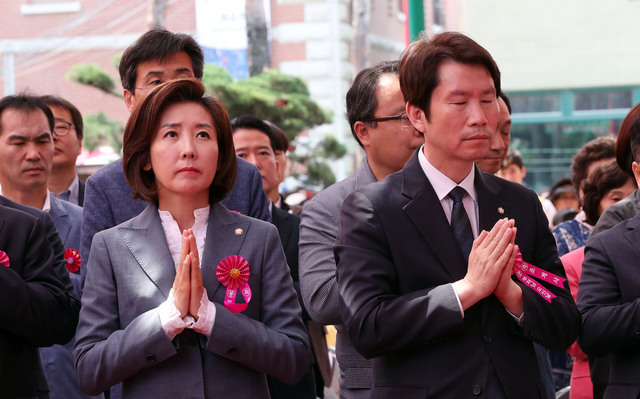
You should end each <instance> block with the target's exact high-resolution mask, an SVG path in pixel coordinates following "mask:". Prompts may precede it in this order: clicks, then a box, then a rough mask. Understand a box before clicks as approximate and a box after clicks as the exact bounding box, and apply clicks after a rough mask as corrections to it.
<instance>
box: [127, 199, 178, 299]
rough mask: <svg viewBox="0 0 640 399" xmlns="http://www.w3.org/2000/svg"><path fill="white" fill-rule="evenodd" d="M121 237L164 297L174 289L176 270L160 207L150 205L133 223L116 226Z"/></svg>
mask: <svg viewBox="0 0 640 399" xmlns="http://www.w3.org/2000/svg"><path fill="white" fill-rule="evenodd" d="M117 229H118V234H120V236H121V237H122V239H123V240H124V242H125V244H126V245H127V247H128V248H129V250H130V251H131V254H132V255H133V257H134V258H135V259H136V261H137V262H138V264H139V265H140V267H141V268H142V269H143V270H144V272H145V273H146V274H147V276H148V277H149V279H150V280H151V281H153V283H154V284H155V285H156V286H157V287H158V289H159V290H160V291H161V292H162V293H163V294H164V296H165V297H168V296H169V291H171V287H173V281H174V280H175V275H176V268H175V265H174V263H173V258H172V257H171V253H170V252H169V247H168V246H167V239H166V237H165V235H164V229H163V228H162V222H161V221H160V215H159V214H158V208H156V207H155V206H153V205H150V206H148V207H147V208H146V209H145V210H144V211H142V213H141V214H140V215H139V216H138V217H136V218H135V219H132V222H131V223H126V224H125V225H120V226H118V227H117Z"/></svg>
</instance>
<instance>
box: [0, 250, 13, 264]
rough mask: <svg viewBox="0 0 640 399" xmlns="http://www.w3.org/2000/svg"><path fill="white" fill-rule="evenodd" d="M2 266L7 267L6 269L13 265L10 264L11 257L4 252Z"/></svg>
mask: <svg viewBox="0 0 640 399" xmlns="http://www.w3.org/2000/svg"><path fill="white" fill-rule="evenodd" d="M0 265H5V266H6V267H9V266H10V265H11V262H9V255H7V253H6V252H4V251H0Z"/></svg>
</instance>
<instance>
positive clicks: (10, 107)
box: [0, 95, 87, 399]
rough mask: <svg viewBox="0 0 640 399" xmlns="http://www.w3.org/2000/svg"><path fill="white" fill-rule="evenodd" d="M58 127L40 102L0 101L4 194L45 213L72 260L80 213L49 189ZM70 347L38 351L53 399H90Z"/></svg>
mask: <svg viewBox="0 0 640 399" xmlns="http://www.w3.org/2000/svg"><path fill="white" fill-rule="evenodd" d="M54 126H55V124H54V117H53V114H52V113H51V110H50V109H49V107H47V105H46V103H45V102H44V101H43V100H42V98H40V97H35V96H29V95H16V96H7V97H4V98H3V99H2V100H0V159H2V162H0V184H1V185H2V188H1V190H2V192H1V194H2V196H4V197H6V198H8V199H10V200H12V201H15V202H17V203H19V204H22V205H27V206H30V207H33V208H36V209H41V210H43V211H45V212H47V213H48V214H49V216H51V219H53V222H54V224H55V227H56V229H57V231H58V234H59V235H60V239H61V240H62V244H63V245H64V248H65V253H64V254H65V255H64V256H65V258H67V257H69V258H72V259H73V258H74V256H73V255H72V254H73V253H78V252H79V250H80V224H81V221H82V208H80V207H79V206H78V205H75V204H72V203H70V202H67V201H63V200H61V199H58V198H56V196H55V195H53V194H52V193H51V192H50V191H49V190H48V189H47V180H48V178H49V176H50V174H51V169H52V164H53V158H54V151H55V150H54V138H53V135H52V131H53V130H54ZM69 266H72V265H71V264H70V265H69ZM69 266H68V267H67V269H68V271H69V273H68V274H69V277H70V278H71V282H72V283H73V289H74V291H75V292H74V293H73V294H74V296H75V297H76V298H80V295H81V293H80V289H81V287H82V276H83V275H84V273H82V270H75V271H73V269H70V267H69ZM72 271H73V272H72ZM65 277H66V276H65ZM72 346H73V340H72V341H71V342H69V343H67V344H66V345H55V346H53V347H50V348H42V349H41V350H40V356H41V360H42V365H43V369H44V374H45V377H46V379H47V383H48V385H49V391H50V392H49V397H50V399H55V398H74V399H75V398H87V396H86V395H84V394H83V393H82V392H81V391H80V388H79V386H78V383H77V382H76V379H75V372H74V368H73V361H72V358H71V347H72Z"/></svg>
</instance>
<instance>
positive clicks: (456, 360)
mask: <svg viewBox="0 0 640 399" xmlns="http://www.w3.org/2000/svg"><path fill="white" fill-rule="evenodd" d="M400 87H401V89H402V92H403V94H404V98H405V100H406V102H407V106H406V109H407V115H408V116H409V118H410V120H411V122H412V124H413V125H414V127H415V128H416V129H417V130H419V131H421V132H423V133H424V136H425V144H424V146H423V147H421V148H420V149H419V150H418V151H417V152H416V153H415V154H414V155H413V156H412V157H411V159H409V161H408V162H407V164H406V165H405V166H404V168H403V169H402V170H401V171H400V172H398V173H395V174H392V175H390V176H388V177H387V178H386V179H384V180H383V181H381V182H378V183H374V184H372V185H369V186H366V187H364V188H362V189H359V190H356V191H355V192H354V193H352V194H351V195H350V196H349V197H347V199H346V200H345V203H344V205H343V207H342V212H341V217H340V228H339V232H338V240H337V243H336V247H335V254H336V260H337V275H336V277H337V282H338V288H339V293H340V301H341V307H340V313H341V315H342V320H343V321H344V325H345V327H346V329H347V331H348V332H349V335H350V336H351V339H352V341H353V344H354V346H355V348H356V349H357V350H358V351H359V352H360V353H361V354H362V355H363V356H365V357H367V358H373V390H372V397H375V398H397V397H406V398H414V397H415V398H417V397H421V398H422V397H431V396H432V397H452V398H459V397H471V396H484V397H487V398H543V397H545V391H544V386H543V383H542V379H541V377H540V371H539V368H538V363H537V361H536V356H535V353H534V349H533V342H538V343H540V344H542V345H543V346H545V347H547V348H555V349H566V348H567V347H568V346H569V345H570V344H571V343H572V342H573V340H575V338H576V337H577V335H578V331H579V328H580V317H579V315H578V312H577V309H576V306H575V303H574V301H573V299H572V297H571V294H570V293H569V290H568V289H567V288H566V286H564V285H562V284H561V287H557V286H555V285H552V284H549V283H540V282H537V280H536V282H535V284H536V286H537V287H538V288H540V291H538V292H536V290H534V289H531V288H530V286H527V285H525V284H524V283H521V282H520V280H518V279H517V278H516V277H515V276H512V270H513V265H514V260H515V259H516V255H517V253H518V251H520V252H521V253H522V258H523V259H524V260H525V261H526V262H529V263H530V264H532V265H535V268H536V270H537V268H540V269H544V270H545V271H546V272H548V273H553V274H555V275H558V276H560V277H562V276H564V271H563V269H562V265H561V263H560V260H559V259H558V256H557V250H556V248H555V242H554V240H553V237H552V236H551V233H550V232H549V229H548V227H547V221H546V219H545V217H544V214H543V212H542V207H541V205H540V201H539V200H538V197H537V195H536V193H534V192H533V191H531V190H529V189H527V188H525V187H523V186H521V185H517V184H514V183H511V182H507V181H505V180H503V179H500V178H497V177H495V176H492V175H489V174H486V173H482V172H480V171H479V170H478V169H477V168H475V166H474V160H477V159H481V158H483V157H484V156H485V155H486V152H487V151H488V149H489V142H490V140H491V138H492V136H493V134H495V131H496V125H497V119H498V105H497V93H498V92H499V90H500V72H499V70H498V67H497V65H496V64H495V62H494V60H493V58H492V57H491V55H490V54H489V53H488V52H487V51H486V50H485V49H484V48H482V47H481V46H479V45H478V44H477V43H476V42H474V41H473V40H471V39H470V38H468V37H466V36H464V35H462V34H459V33H451V32H449V33H443V34H440V35H436V36H434V37H433V39H432V40H431V41H425V40H418V41H415V42H413V43H412V44H411V45H409V47H408V48H407V49H406V50H405V52H404V53H403V55H402V57H401V59H400ZM516 233H517V234H516ZM474 237H477V238H476V239H475V240H474ZM531 280H532V281H531V282H530V283H534V282H533V279H531ZM542 289H544V291H543V290H542ZM541 294H544V295H547V294H548V298H545V297H543V295H541Z"/></svg>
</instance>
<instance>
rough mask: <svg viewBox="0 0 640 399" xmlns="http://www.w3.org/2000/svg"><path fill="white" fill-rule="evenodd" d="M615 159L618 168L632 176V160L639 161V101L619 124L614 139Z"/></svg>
mask: <svg viewBox="0 0 640 399" xmlns="http://www.w3.org/2000/svg"><path fill="white" fill-rule="evenodd" d="M616 160H617V161H618V165H620V168H622V170H624V171H625V172H627V173H628V174H630V175H631V176H633V169H632V166H631V165H632V164H633V161H636V162H640V103H638V104H636V105H635V106H634V107H633V108H631V110H630V111H629V113H628V114H627V116H626V117H625V118H624V120H623V121H622V125H620V131H619V132H618V138H617V140H616Z"/></svg>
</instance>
